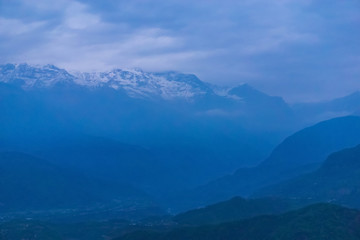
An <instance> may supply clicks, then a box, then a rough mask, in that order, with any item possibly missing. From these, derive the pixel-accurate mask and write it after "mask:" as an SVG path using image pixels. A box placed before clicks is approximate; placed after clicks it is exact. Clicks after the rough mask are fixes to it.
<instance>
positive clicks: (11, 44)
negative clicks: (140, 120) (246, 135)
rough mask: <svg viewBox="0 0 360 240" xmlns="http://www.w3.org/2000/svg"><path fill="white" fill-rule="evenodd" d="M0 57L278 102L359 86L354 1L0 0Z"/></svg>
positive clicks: (359, 4)
mask: <svg viewBox="0 0 360 240" xmlns="http://www.w3.org/2000/svg"><path fill="white" fill-rule="evenodd" d="M0 53H1V54H0V63H22V62H27V63H30V64H54V65H56V66H59V67H62V68H65V69H68V70H78V71H106V70H111V69H113V68H141V69H143V70H145V71H168V70H175V71H180V72H185V73H194V74H196V75H197V76H198V77H199V78H200V79H201V80H203V81H206V82H210V83H213V84H218V85H224V86H235V85H238V84H241V83H248V84H250V85H252V86H254V87H255V88H257V89H260V90H262V91H264V92H266V93H268V94H270V95H278V96H282V97H284V98H285V100H287V101H288V102H299V101H321V100H325V99H331V98H335V97H339V96H344V95H347V94H350V93H352V92H354V91H357V90H360V1H359V0H326V1H325V0H318V1H316V0H274V1H269V0H242V1H235V0H216V1H215V0H206V1H205V0H181V1H180V0H127V1H124V0H90V1H82V0H78V1H71V0H56V1H49V0H0Z"/></svg>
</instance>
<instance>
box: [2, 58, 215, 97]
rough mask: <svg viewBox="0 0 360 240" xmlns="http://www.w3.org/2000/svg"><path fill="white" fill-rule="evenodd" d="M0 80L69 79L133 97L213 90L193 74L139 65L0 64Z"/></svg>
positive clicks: (48, 83) (36, 84)
mask: <svg viewBox="0 0 360 240" xmlns="http://www.w3.org/2000/svg"><path fill="white" fill-rule="evenodd" d="M0 82H5V83H16V84H19V85H21V87H22V88H24V89H31V88H46V87H53V86H55V85H57V84H59V83H71V84H76V85H80V86H83V87H88V88H102V87H109V88H113V89H115V90H123V91H125V92H126V93H127V94H128V95H129V96H130V97H134V98H162V99H167V100H168V99H184V98H185V99H191V98H193V97H195V96H201V95H205V94H209V93H210V94H212V93H213V90H212V88H211V87H210V86H209V85H208V84H206V83H204V82H202V81H200V80H199V79H198V78H197V77H196V76H195V75H192V74H183V73H178V72H163V73H152V72H144V71H142V70H141V69H124V70H123V69H114V70H112V71H107V72H90V73H88V72H70V73H69V72H67V71H66V70H64V69H60V68H58V67H56V66H54V65H43V66H41V65H29V64H5V65H0Z"/></svg>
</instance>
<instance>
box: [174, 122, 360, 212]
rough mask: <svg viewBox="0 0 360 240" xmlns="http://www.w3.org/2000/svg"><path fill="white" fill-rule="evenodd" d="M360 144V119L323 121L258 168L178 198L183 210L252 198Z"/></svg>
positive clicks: (295, 136) (279, 148) (287, 142)
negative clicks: (233, 198)
mask: <svg viewBox="0 0 360 240" xmlns="http://www.w3.org/2000/svg"><path fill="white" fill-rule="evenodd" d="M359 143H360V117H355V116H349V117H342V118H335V119H331V120H328V121H324V122H321V123H319V124H316V125H314V126H312V127H309V128H305V129H303V130H301V131H299V132H297V133H295V134H293V135H291V136H290V137H288V138H286V139H285V140H284V141H283V142H282V143H281V144H280V145H278V146H277V147H276V148H275V149H274V150H273V152H272V153H271V154H270V156H269V157H268V158H267V159H265V160H264V161H263V162H261V163H260V164H259V165H258V166H257V167H254V168H241V169H239V170H237V171H236V172H235V173H234V174H233V175H228V176H225V177H223V178H220V179H218V180H215V181H213V182H210V183H209V184H207V185H204V186H201V187H198V188H196V189H194V190H192V191H189V192H187V193H185V194H184V196H182V197H177V198H181V199H187V200H186V201H182V203H178V204H179V205H178V206H181V204H183V208H182V209H188V208H195V207H198V206H204V205H208V204H210V203H214V202H217V201H222V200H225V199H228V198H231V197H233V196H237V195H240V196H247V195H250V194H251V193H253V192H254V191H256V190H258V189H260V188H262V187H265V186H268V185H271V184H275V183H278V182H281V181H283V180H286V179H291V178H293V177H296V176H299V175H301V174H303V173H307V172H311V171H313V170H315V169H316V168H318V167H319V166H320V164H321V163H322V162H323V161H324V160H325V159H326V157H327V156H328V155H329V154H331V153H332V152H334V151H338V150H341V149H343V148H345V147H353V146H355V145H357V144H359ZM185 196H186V197H185ZM175 202H176V203H177V201H176V200H175ZM186 202H187V203H186ZM175 205H177V204H175Z"/></svg>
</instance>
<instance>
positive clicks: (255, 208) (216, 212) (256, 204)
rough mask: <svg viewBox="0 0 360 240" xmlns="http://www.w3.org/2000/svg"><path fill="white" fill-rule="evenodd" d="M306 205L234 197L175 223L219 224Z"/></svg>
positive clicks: (190, 213)
mask: <svg viewBox="0 0 360 240" xmlns="http://www.w3.org/2000/svg"><path fill="white" fill-rule="evenodd" d="M305 204H306V203H305V202H298V201H294V200H288V199H281V198H261V199H260V198H259V199H244V198H241V197H234V198H232V199H230V200H228V201H224V202H220V203H216V204H214V205H210V206H207V207H204V208H199V209H195V210H190V211H188V212H185V213H181V214H178V215H176V216H175V217H174V218H173V221H175V222H177V223H179V224H181V225H208V224H219V223H224V222H233V221H238V220H242V219H246V218H251V217H255V216H260V215H268V214H280V213H284V212H287V211H290V210H294V209H296V208H300V206H304V205H305Z"/></svg>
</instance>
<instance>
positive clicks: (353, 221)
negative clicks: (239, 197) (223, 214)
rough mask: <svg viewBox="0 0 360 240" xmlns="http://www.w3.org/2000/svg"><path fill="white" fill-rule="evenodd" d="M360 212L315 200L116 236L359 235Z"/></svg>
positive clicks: (340, 239) (269, 239) (254, 239)
mask: <svg viewBox="0 0 360 240" xmlns="http://www.w3.org/2000/svg"><path fill="white" fill-rule="evenodd" d="M359 219H360V212H359V211H357V210H352V209H347V208H343V207H339V206H336V205H331V204H316V205H312V206H308V207H305V208H303V209H300V210H296V211H293V212H288V213H284V214H281V215H275V216H274V215H268V216H260V217H255V218H251V219H247V220H243V221H238V222H230V223H223V224H219V225H207V226H199V227H187V228H184V227H183V228H177V229H174V230H171V231H163V232H159V231H150V230H147V231H145V230H144V231H137V232H133V233H129V234H126V235H125V236H123V237H121V238H118V240H140V239H141V240H145V239H146V240H152V239H162V240H167V239H169V240H170V239H171V240H180V239H188V240H195V239H196V240H202V239H204V240H222V239H227V240H235V239H236V240H246V239H251V240H275V239H282V240H293V239H313V240H315V239H329V240H344V239H346V240H357V239H360V220H359Z"/></svg>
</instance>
